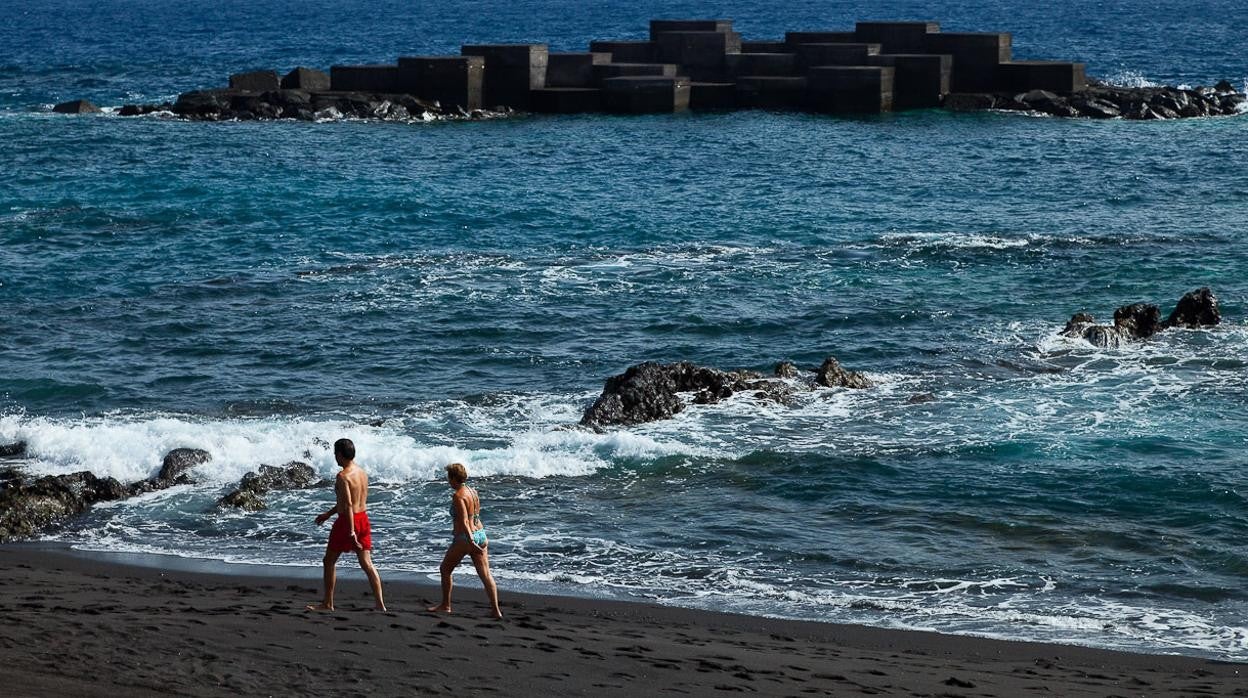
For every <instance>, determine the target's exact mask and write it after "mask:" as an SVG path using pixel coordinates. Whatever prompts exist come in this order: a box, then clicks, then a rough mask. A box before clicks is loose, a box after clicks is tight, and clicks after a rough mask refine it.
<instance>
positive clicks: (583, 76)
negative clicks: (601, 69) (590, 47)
mask: <svg viewBox="0 0 1248 698" xmlns="http://www.w3.org/2000/svg"><path fill="white" fill-rule="evenodd" d="M610 62H611V54H609V53H604V52H600V53H552V54H550V55H549V56H548V58H547V63H546V86H547V87H589V86H591V85H592V84H593V83H594V66H596V65H602V64H604V63H610Z"/></svg>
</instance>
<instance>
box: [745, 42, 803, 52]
mask: <svg viewBox="0 0 1248 698" xmlns="http://www.w3.org/2000/svg"><path fill="white" fill-rule="evenodd" d="M792 51H793V47H792V46H791V45H790V44H787V43H785V42H783V41H745V40H742V41H741V53H791V52H792Z"/></svg>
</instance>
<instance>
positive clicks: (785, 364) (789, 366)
mask: <svg viewBox="0 0 1248 698" xmlns="http://www.w3.org/2000/svg"><path fill="white" fill-rule="evenodd" d="M774 373H775V376H776V378H798V377H800V376H801V375H802V372H801V371H800V370H798V368H797V366H795V365H794V364H793V363H792V362H790V361H781V362H780V363H778V364H776V368H775V371H774Z"/></svg>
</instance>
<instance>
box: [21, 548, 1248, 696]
mask: <svg viewBox="0 0 1248 698" xmlns="http://www.w3.org/2000/svg"><path fill="white" fill-rule="evenodd" d="M0 572H2V574H3V576H2V579H3V582H2V583H3V591H4V593H3V594H2V595H0V613H2V614H3V616H4V618H5V619H6V622H5V623H3V624H2V625H0V628H2V630H0V646H2V647H3V655H2V657H3V660H2V661H0V682H2V685H3V693H4V694H5V695H8V696H49V695H81V696H105V695H107V696H115V695H127V696H146V695H169V694H176V695H187V696H216V695H275V696H294V695H334V696H364V695H369V696H378V695H425V694H450V693H455V694H459V695H484V694H494V695H538V694H544V695H640V694H648V693H672V694H686V695H688V694H693V695H714V694H723V693H735V692H744V693H757V694H762V695H838V696H839V695H846V696H851V695H889V696H893V695H897V696H1031V695H1049V696H1211V695H1227V696H1243V695H1248V683H1246V682H1245V681H1244V678H1243V676H1242V675H1241V674H1242V672H1243V671H1244V670H1245V668H1248V667H1246V666H1245V665H1243V664H1233V663H1224V662H1215V661H1209V660H1203V659H1195V658H1189V657H1172V656H1150V655H1137V654H1129V653H1121V652H1110V651H1103V650H1094V649H1087V648H1082V647H1073V646H1064V645H1046V644H1036V643H1023V642H1005V641H997V640H986V639H979V638H970V637H957V636H947V635H938V634H935V633H924V632H908V631H895V630H881V629H875V628H865V627H857V626H846V625H833V624H824V623H810V622H795V621H783V620H773V619H765V618H754V617H747V616H739V615H728V614H717V613H711V612H704V611H690V610H683V609H675V608H668V607H661V606H653V605H646V604H634V603H621V602H609V601H598V600H587V599H575V598H562V597H549V596H538V595H531V594H516V593H511V592H508V591H507V590H506V589H505V588H504V589H503V612H504V613H505V614H506V616H507V617H506V618H505V620H504V621H502V622H496V621H493V620H490V619H489V618H488V614H487V611H488V609H487V607H486V606H485V605H484V603H483V599H482V597H481V595H480V592H479V590H474V589H465V588H461V589H459V590H458V591H457V607H456V613H455V615H453V616H449V617H439V616H435V615H433V614H430V613H427V612H425V611H424V608H425V606H426V605H427V604H429V603H431V602H432V601H433V600H434V599H435V596H436V589H435V588H434V587H433V586H431V585H423V584H416V583H411V582H394V581H391V582H388V583H387V587H386V598H387V603H388V605H389V606H390V609H391V610H390V611H389V612H387V613H374V612H371V611H369V610H367V609H368V608H369V605H370V599H369V597H368V596H367V588H366V586H365V583H364V581H363V578H362V575H361V574H360V573H359V571H358V570H354V569H352V568H351V567H350V566H348V565H340V585H339V603H338V609H337V610H336V611H335V612H333V613H325V614H317V613H308V612H305V611H304V610H303V608H304V604H306V603H308V602H310V601H314V600H315V599H316V596H317V589H316V588H315V587H316V585H317V582H316V581H314V580H311V579H308V578H307V577H306V576H292V577H290V578H284V577H280V576H256V577H251V576H236V575H224V574H215V573H205V572H191V571H170V570H160V569H155V568H151V567H138V566H129V565H126V564H121V563H118V562H112V561H109V560H108V559H100V558H98V557H92V558H87V557H84V556H81V555H78V554H73V553H69V552H67V551H60V550H56V549H49V548H47V547H42V546H27V545H15V546H6V547H3V548H0ZM383 574H384V571H383Z"/></svg>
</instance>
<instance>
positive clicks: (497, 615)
mask: <svg viewBox="0 0 1248 698" xmlns="http://www.w3.org/2000/svg"><path fill="white" fill-rule="evenodd" d="M502 619H503V612H502V611H495V612H494V620H502Z"/></svg>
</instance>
